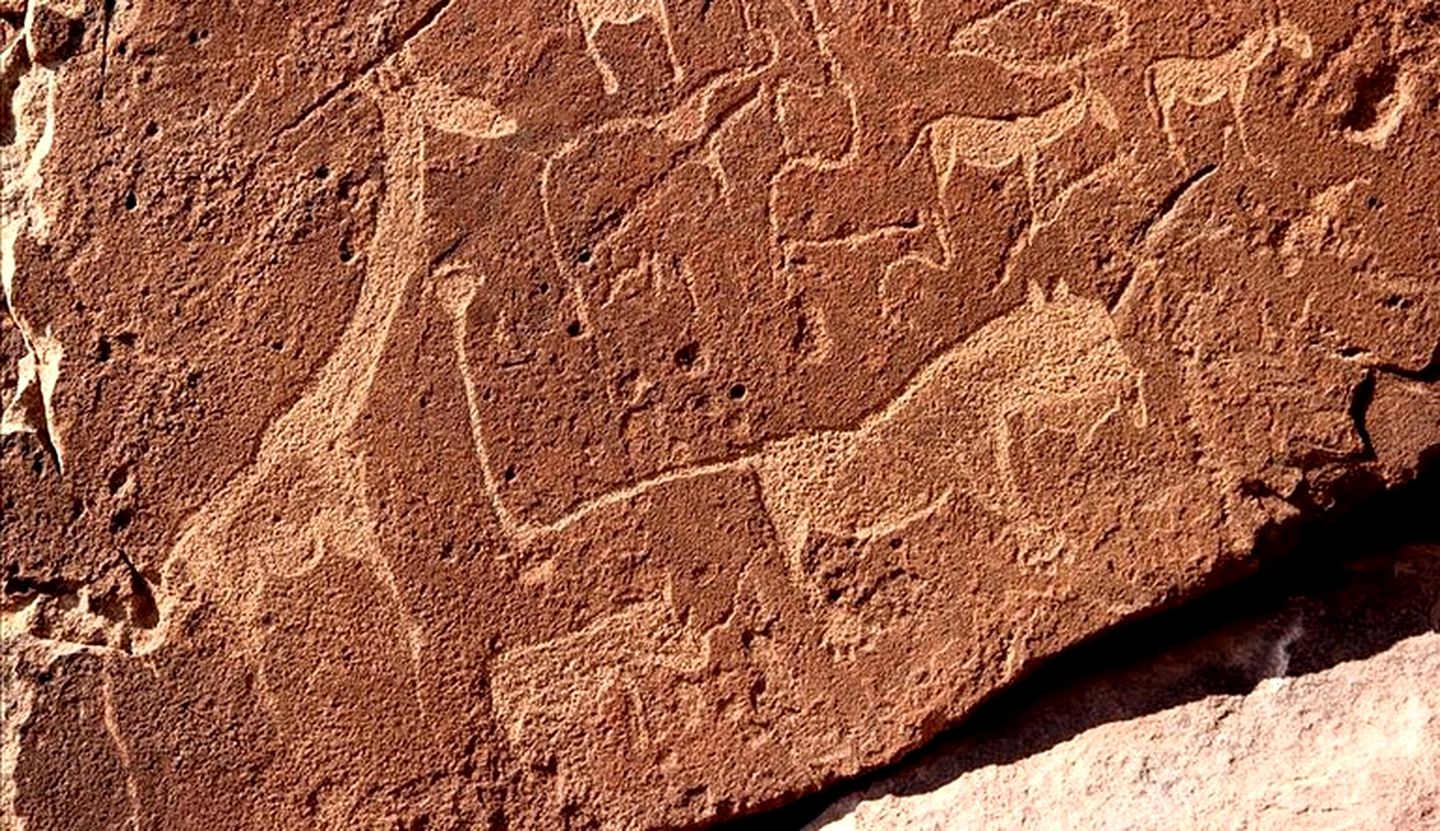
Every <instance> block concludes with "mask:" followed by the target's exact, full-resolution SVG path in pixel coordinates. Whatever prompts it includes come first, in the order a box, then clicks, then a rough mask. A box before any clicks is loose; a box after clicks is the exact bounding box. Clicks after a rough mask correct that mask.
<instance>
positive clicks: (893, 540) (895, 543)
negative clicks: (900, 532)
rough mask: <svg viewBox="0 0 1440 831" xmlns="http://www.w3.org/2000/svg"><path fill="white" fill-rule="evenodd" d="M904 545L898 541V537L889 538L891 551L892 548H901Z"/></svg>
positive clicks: (903, 542) (900, 540)
mask: <svg viewBox="0 0 1440 831" xmlns="http://www.w3.org/2000/svg"><path fill="white" fill-rule="evenodd" d="M904 544H905V541H904V540H902V539H900V538H899V537H891V538H890V547H891V548H892V549H893V548H899V547H900V546H902V545H904Z"/></svg>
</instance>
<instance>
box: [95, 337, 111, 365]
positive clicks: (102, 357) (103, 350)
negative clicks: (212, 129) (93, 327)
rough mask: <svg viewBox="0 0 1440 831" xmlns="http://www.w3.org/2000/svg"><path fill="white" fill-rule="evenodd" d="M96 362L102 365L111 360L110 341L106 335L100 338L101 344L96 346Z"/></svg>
mask: <svg viewBox="0 0 1440 831" xmlns="http://www.w3.org/2000/svg"><path fill="white" fill-rule="evenodd" d="M95 360H97V361H99V362H100V363H102V364H103V363H105V362H106V361H108V360H110V339H109V338H107V337H105V336H104V335H101V336H100V342H99V343H98V344H96V345H95Z"/></svg>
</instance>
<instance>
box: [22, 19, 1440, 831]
mask: <svg viewBox="0 0 1440 831" xmlns="http://www.w3.org/2000/svg"><path fill="white" fill-rule="evenodd" d="M1252 6H1253V4H1248V3H1228V4H1222V5H1219V6H1217V5H1215V4H1211V6H1210V7H1209V8H1210V11H1209V12H1207V13H1205V14H1203V15H1200V14H1197V13H1196V12H1195V11H1194V10H1193V9H1192V7H1191V6H1189V5H1187V4H1181V3H1145V4H1141V3H1133V4H1129V5H1127V4H1125V3H1122V2H1118V0H1117V2H1102V1H1101V0H1015V1H1014V2H1011V3H1009V4H998V3H986V4H979V3H966V4H949V3H943V2H938V1H934V0H930V1H927V2H909V3H861V4H839V5H837V4H832V3H827V2H816V0H738V2H736V1H734V0H718V1H717V2H713V3H711V2H705V3H700V2H694V3H688V2H687V3H681V2H677V1H676V0H574V2H558V1H557V2H541V3H514V4H501V3H484V2H470V0H438V2H434V3H430V4H428V5H422V4H418V3H380V2H339V1H338V0H335V1H334V2H331V0H310V2H307V3H305V4H302V5H299V6H288V5H287V6H286V7H285V8H283V9H281V8H279V7H271V6H268V5H267V4H254V3H251V4H239V5H222V4H213V3H180V2H147V3H144V4H139V3H134V4H132V3H128V2H123V0H121V1H120V2H104V3H101V2H98V0H69V2H58V0H52V1H49V2H42V0H30V2H29V3H28V5H26V4H24V3H16V2H13V0H11V1H10V2H3V0H0V20H3V21H4V25H3V27H0V36H3V37H4V38H5V42H6V45H5V47H4V49H5V51H4V52H3V60H0V92H3V96H4V101H5V103H7V105H8V106H6V107H5V108H3V115H4V118H5V120H4V122H3V123H0V127H3V130H0V133H3V142H4V144H3V148H0V152H3V161H4V168H3V172H4V202H3V207H4V226H3V238H0V243H3V251H0V253H3V267H4V287H5V306H6V309H7V314H6V315H5V317H4V321H3V323H0V327H3V328H0V350H3V355H0V358H3V359H4V361H3V369H0V382H3V383H4V388H5V389H6V393H5V397H4V401H3V403H4V406H5V418H4V426H3V432H4V433H5V434H6V436H5V438H4V440H3V441H4V444H3V445H0V450H3V453H0V473H3V480H0V482H3V493H0V511H3V513H0V545H3V552H4V553H3V561H4V568H5V593H6V607H5V643H6V652H7V658H8V668H9V670H10V671H9V673H8V675H9V679H10V680H9V683H8V686H7V690H6V693H5V697H6V705H7V718H6V727H5V735H4V758H3V761H4V770H3V779H4V784H5V789H4V793H3V797H4V802H5V807H6V811H7V812H9V813H10V814H11V815H12V816H15V817H18V818H22V819H23V820H24V822H25V823H26V825H25V827H27V828H29V829H31V831H35V829H50V828H67V829H69V828H89V827H95V828H116V827H126V825H127V823H128V824H129V825H130V826H131V827H137V828H141V827H143V828H149V827H163V828H216V827H227V828H300V827H335V828H341V827H343V828H354V827H396V828H431V829H434V828H474V827H487V826H492V827H504V826H506V825H508V827H511V828H529V827H536V828H553V827H572V826H573V827H592V826H598V827H614V828H630V827H662V826H681V825H687V824H693V823H704V822H708V821H711V820H714V819H716V818H720V817H724V816H728V815H731V814H735V813H738V812H744V811H749V810H752V809H755V808H757V807H760V806H763V805H767V804H771V803H773V802H774V801H776V800H778V799H781V798H783V797H785V796H787V795H792V794H797V793H800V792H804V791H807V790H810V789H813V788H816V787H818V786H819V785H821V784H823V783H826V782H829V781H832V780H834V779H835V778H837V777H841V776H845V775H848V774H853V773H855V772H857V771H860V770H862V769H866V768H869V767H872V766H875V765H878V764H881V763H884V762H887V761H889V760H892V759H894V758H896V757H897V756H898V755H899V754H900V753H902V752H903V751H905V750H906V749H908V748H910V747H912V746H914V745H915V744H917V743H918V742H920V741H922V740H924V739H925V738H927V737H928V736H930V735H932V734H933V733H934V732H935V731H936V730H938V729H939V728H940V727H941V726H943V725H945V724H947V723H949V722H952V721H954V720H955V719H957V718H959V717H961V716H963V715H964V714H965V713H966V712H967V711H968V710H969V709H970V708H971V707H972V706H973V705H974V704H975V703H976V702H977V701H978V700H980V699H981V698H982V697H984V696H985V695H987V694H988V693H990V692H991V691H993V690H995V689H996V688H997V687H999V686H1001V685H1003V684H1004V683H1005V682H1006V681H1008V680H1009V679H1011V678H1013V677H1015V676H1016V675H1017V674H1018V673H1020V672H1021V671H1023V670H1024V669H1025V668H1026V667H1027V666H1029V665H1031V664H1032V663H1033V662H1034V661H1036V660H1038V659H1040V658H1043V657H1044V656H1046V655H1048V654H1051V653H1053V652H1055V651H1057V650H1059V649H1061V648H1063V647H1065V646H1066V645H1068V644H1071V643H1073V642H1075V641H1077V640H1079V639H1081V638H1083V637H1085V636H1087V635H1089V634H1091V633H1094V632H1095V631H1097V630H1099V629H1101V628H1103V627H1105V626H1107V625H1109V624H1111V623H1113V622H1116V621H1118V620H1121V619H1124V618H1128V617H1131V616H1134V615H1135V614H1137V613H1141V612H1143V611H1145V610H1148V609H1152V608H1155V607H1157V606H1158V605H1161V604H1164V603H1166V602H1169V601H1170V600H1171V599H1173V598H1175V597H1177V596H1180V595H1182V594H1185V593H1188V592H1191V591H1194V590H1195V589H1197V588H1198V587H1200V586H1201V585H1202V584H1204V583H1207V582H1209V581H1211V580H1214V579H1223V577H1224V576H1225V575H1227V574H1229V573H1230V572H1231V570H1232V568H1238V567H1241V566H1243V565H1244V564H1245V563H1246V562H1247V561H1248V560H1249V558H1250V554H1251V552H1252V549H1253V547H1254V543H1255V540H1256V538H1257V535H1258V534H1260V533H1261V532H1262V531H1264V530H1265V529H1267V528H1271V527H1273V526H1275V525H1276V524H1279V523H1284V522H1288V521H1291V520H1293V519H1295V518H1297V517H1303V516H1305V515H1306V514H1309V513H1313V512H1316V511H1320V510H1324V509H1327V508H1329V507H1331V506H1333V505H1334V504H1336V503H1338V502H1341V501H1343V500H1345V499H1347V498H1349V497H1350V496H1351V495H1353V494H1354V493H1356V492H1359V491H1362V490H1366V489H1370V488H1374V487H1377V486H1379V485H1381V484H1383V483H1385V482H1391V481H1398V480H1401V479H1404V478H1406V477H1408V476H1409V475H1411V473H1412V472H1413V471H1414V469H1415V468H1416V466H1417V465H1418V464H1419V463H1420V461H1421V458H1422V457H1423V456H1426V455H1427V454H1430V453H1433V450H1434V448H1435V447H1436V446H1437V445H1440V416H1437V413H1440V404H1437V401H1440V394H1437V391H1436V387H1435V384H1434V381H1435V372H1436V352H1437V345H1440V282H1437V278H1436V274H1435V270H1434V265H1433V264H1434V263H1435V262H1436V261H1437V257H1440V235H1437V234H1436V233H1435V228H1436V227H1437V223H1440V213H1437V212H1440V205H1437V203H1436V201H1435V200H1434V199H1433V198H1432V196H1431V194H1432V193H1433V192H1434V191H1435V190H1436V188H1437V186H1440V181H1437V180H1440V164H1437V163H1436V161H1435V153H1434V148H1435V147H1437V146H1440V136H1437V135H1436V133H1437V130H1440V120H1437V118H1436V112H1437V107H1440V89H1437V86H1436V77H1437V74H1436V70H1437V68H1440V7H1433V6H1431V5H1427V4H1426V3H1422V2H1405V3H1392V2H1383V3H1382V2H1371V3H1362V2H1355V3H1350V4H1340V5H1335V4H1331V3H1318V2H1317V3H1299V2H1294V3H1274V4H1270V3H1267V4H1262V5H1261V7H1259V8H1254V7H1252Z"/></svg>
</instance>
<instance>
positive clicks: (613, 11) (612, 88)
mask: <svg viewBox="0 0 1440 831" xmlns="http://www.w3.org/2000/svg"><path fill="white" fill-rule="evenodd" d="M575 14H576V15H577V16H578V17H579V18H580V28H581V29H582V30H583V31H584V34H585V54H587V55H589V56H590V60H591V61H592V62H594V64H595V68H596V69H597V70H599V72H600V79H601V81H602V82H603V83H604V85H605V94H606V95H614V94H615V93H617V92H619V91H620V81H619V79H618V78H616V77H615V70H614V69H612V68H611V67H610V63H609V62H608V61H606V60H605V56H604V55H602V54H601V53H600V48H599V46H597V45H596V43H595V38H596V37H598V36H599V35H600V30H601V28H603V27H604V26H605V25H606V24H611V25H615V26H627V25H629V24H631V23H638V22H639V21H641V20H643V19H645V18H647V17H648V18H651V19H652V20H654V21H655V22H656V24H657V25H658V26H659V27H660V34H661V36H662V37H664V38H665V52H666V55H667V56H668V57H669V59H670V71H671V77H672V78H674V80H675V82H676V83H679V82H680V81H683V80H684V79H685V69H684V67H682V66H681V65H680V59H679V57H677V56H676V54H675V35H674V32H673V31H672V30H671V28H670V13H669V11H668V10H666V8H665V0H575Z"/></svg>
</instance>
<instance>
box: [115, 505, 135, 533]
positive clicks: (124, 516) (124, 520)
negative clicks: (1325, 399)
mask: <svg viewBox="0 0 1440 831" xmlns="http://www.w3.org/2000/svg"><path fill="white" fill-rule="evenodd" d="M133 519H135V513H134V512H133V511H131V510H130V509H129V508H121V509H120V510H118V511H116V512H115V513H114V514H112V515H111V516H110V533H112V534H118V533H119V532H121V531H124V530H125V529H126V528H129V527H130V522H131V520H133Z"/></svg>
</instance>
